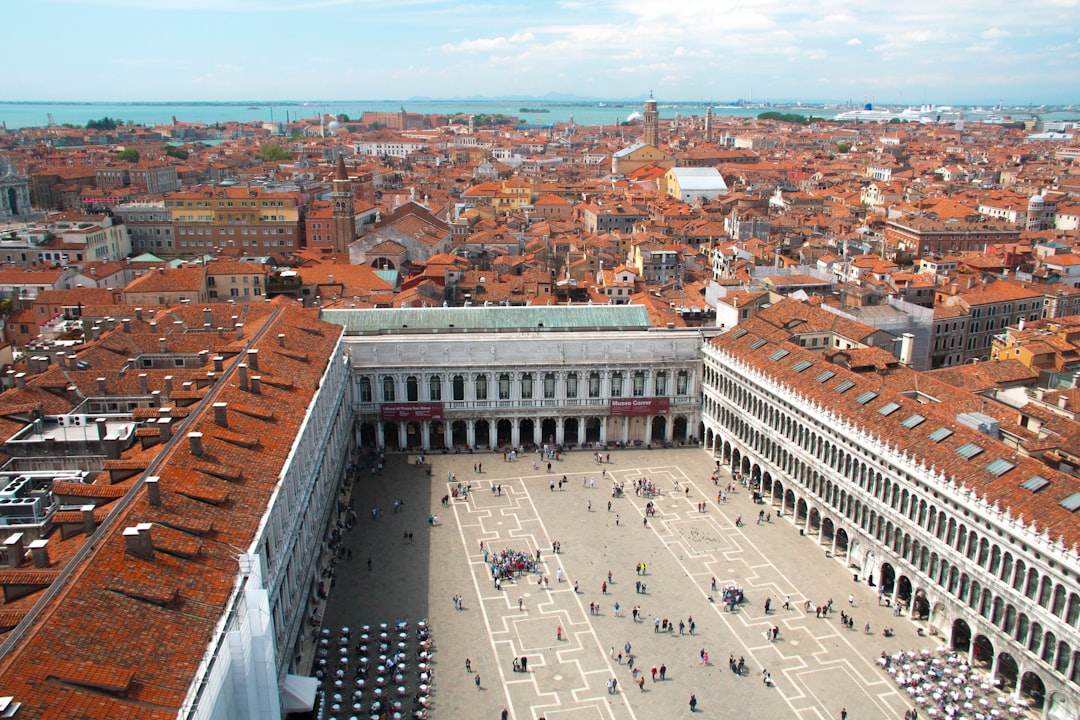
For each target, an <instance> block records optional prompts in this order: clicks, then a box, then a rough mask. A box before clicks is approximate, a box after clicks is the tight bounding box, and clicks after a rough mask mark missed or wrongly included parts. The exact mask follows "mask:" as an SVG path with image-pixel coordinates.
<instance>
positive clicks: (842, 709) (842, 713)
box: [840, 707, 847, 720]
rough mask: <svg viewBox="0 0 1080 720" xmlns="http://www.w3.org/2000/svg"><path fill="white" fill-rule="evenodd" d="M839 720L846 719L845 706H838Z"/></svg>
mask: <svg viewBox="0 0 1080 720" xmlns="http://www.w3.org/2000/svg"><path fill="white" fill-rule="evenodd" d="M840 720H847V708H846V707H845V708H840Z"/></svg>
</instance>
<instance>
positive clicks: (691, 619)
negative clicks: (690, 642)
mask: <svg viewBox="0 0 1080 720" xmlns="http://www.w3.org/2000/svg"><path fill="white" fill-rule="evenodd" d="M686 623H687V625H689V626H690V634H691V635H693V634H694V628H696V627H697V625H695V624H694V618H693V616H691V617H689V618H687V620H686Z"/></svg>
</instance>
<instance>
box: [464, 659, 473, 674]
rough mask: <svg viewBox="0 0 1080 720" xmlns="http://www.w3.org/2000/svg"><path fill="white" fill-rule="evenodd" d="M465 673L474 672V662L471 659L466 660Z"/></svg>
mask: <svg viewBox="0 0 1080 720" xmlns="http://www.w3.org/2000/svg"><path fill="white" fill-rule="evenodd" d="M465 672H467V673H471V672H472V660H470V659H469V658H465Z"/></svg>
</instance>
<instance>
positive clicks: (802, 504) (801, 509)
mask: <svg viewBox="0 0 1080 720" xmlns="http://www.w3.org/2000/svg"><path fill="white" fill-rule="evenodd" d="M806 510H807V506H806V501H805V500H803V499H801V498H800V499H799V501H798V502H797V503H795V522H796V523H799V524H801V523H803V522H806Z"/></svg>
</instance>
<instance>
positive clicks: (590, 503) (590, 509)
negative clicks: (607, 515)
mask: <svg viewBox="0 0 1080 720" xmlns="http://www.w3.org/2000/svg"><path fill="white" fill-rule="evenodd" d="M589 512H592V500H590V501H589Z"/></svg>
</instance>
